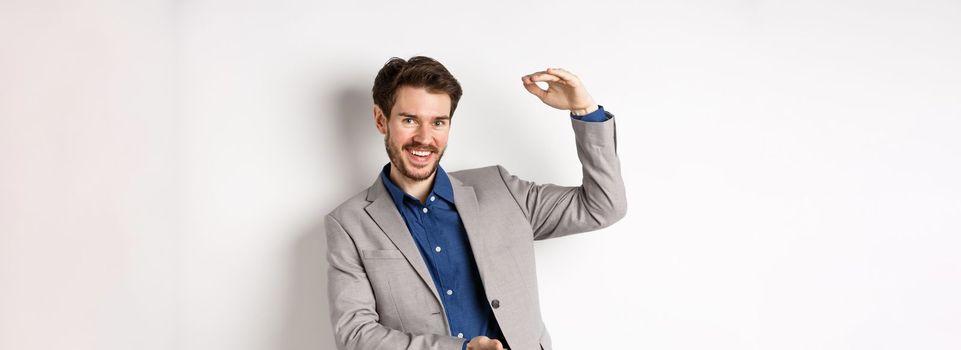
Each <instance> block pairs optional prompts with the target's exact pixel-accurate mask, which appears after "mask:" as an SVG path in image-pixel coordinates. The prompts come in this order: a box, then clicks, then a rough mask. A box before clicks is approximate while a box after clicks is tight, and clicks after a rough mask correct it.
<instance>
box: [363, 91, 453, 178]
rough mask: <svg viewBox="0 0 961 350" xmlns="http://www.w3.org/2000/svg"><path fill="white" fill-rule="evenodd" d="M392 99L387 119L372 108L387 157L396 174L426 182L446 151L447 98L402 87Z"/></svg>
mask: <svg viewBox="0 0 961 350" xmlns="http://www.w3.org/2000/svg"><path fill="white" fill-rule="evenodd" d="M395 97H396V98H395V100H394V106H393V107H392V110H391V111H390V113H391V114H390V118H387V116H385V115H384V114H383V113H381V111H380V108H379V107H377V106H376V105H375V106H374V120H375V122H376V124H377V130H378V131H380V133H381V134H383V135H384V144H385V146H386V148H387V155H388V156H389V157H390V162H391V164H393V167H394V169H396V170H397V171H398V173H400V175H402V176H404V177H406V178H408V179H409V180H413V181H422V180H426V179H429V178H430V177H431V175H433V174H434V172H435V171H436V170H437V164H438V163H440V158H441V157H442V156H443V155H444V150H446V149H447V134H448V132H450V105H451V101H450V96H447V94H446V93H436V94H435V93H430V92H427V89H424V88H415V87H410V86H402V87H400V88H398V89H397V92H396V95H395Z"/></svg>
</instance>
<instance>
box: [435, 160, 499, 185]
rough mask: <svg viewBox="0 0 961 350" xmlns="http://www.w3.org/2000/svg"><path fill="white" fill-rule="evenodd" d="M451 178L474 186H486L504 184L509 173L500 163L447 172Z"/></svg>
mask: <svg viewBox="0 0 961 350" xmlns="http://www.w3.org/2000/svg"><path fill="white" fill-rule="evenodd" d="M447 175H448V176H450V177H451V179H453V180H456V181H459V182H460V183H462V184H464V185H467V186H472V187H477V186H481V187H486V186H491V185H496V184H501V185H503V184H504V176H505V175H507V176H509V174H508V173H507V170H505V169H504V167H502V166H500V165H491V166H486V167H482V168H474V169H465V170H458V171H454V172H450V173H447Z"/></svg>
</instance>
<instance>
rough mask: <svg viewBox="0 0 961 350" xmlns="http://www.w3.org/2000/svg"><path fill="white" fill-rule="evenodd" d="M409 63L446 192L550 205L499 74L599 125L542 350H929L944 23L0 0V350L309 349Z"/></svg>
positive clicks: (567, 146)
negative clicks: (599, 216) (472, 184)
mask: <svg viewBox="0 0 961 350" xmlns="http://www.w3.org/2000/svg"><path fill="white" fill-rule="evenodd" d="M412 55H428V56H432V57H435V58H437V59H439V60H440V61H441V62H443V63H444V64H445V65H446V66H447V67H448V69H450V70H451V71H452V72H453V73H454V75H455V76H456V77H457V78H458V79H459V80H460V82H461V84H462V85H463V87H464V91H465V94H464V97H463V99H462V100H461V103H460V106H459V108H458V110H457V113H456V117H455V118H454V123H453V129H452V131H451V135H450V145H449V149H448V151H447V156H446V157H445V159H444V161H443V163H442V164H443V165H444V167H445V168H446V169H448V170H457V169H463V168H470V167H477V166H485V165H491V164H502V165H504V166H505V167H506V168H507V169H509V170H510V171H512V172H513V173H515V174H518V175H520V176H521V177H523V178H527V179H531V180H535V181H538V182H542V183H546V182H553V183H558V184H577V183H578V181H579V180H580V178H579V177H580V171H579V167H578V163H577V158H576V155H575V152H574V146H573V133H572V131H571V127H570V123H569V121H568V119H567V118H568V117H567V114H566V113H565V112H564V111H557V110H553V109H551V108H549V107H546V106H544V105H542V104H541V103H540V101H538V100H537V99H536V98H534V97H533V96H530V95H529V94H528V93H527V92H526V91H525V90H524V89H523V87H522V86H521V83H520V77H521V76H522V75H524V74H528V73H531V72H534V71H538V70H542V69H544V68H546V67H563V68H566V69H568V70H571V71H572V72H574V73H575V74H578V75H579V76H580V77H581V78H582V79H583V81H584V82H585V83H586V85H587V87H588V88H589V91H590V92H591V93H592V94H593V95H594V97H595V98H596V100H597V101H598V102H599V103H601V104H602V105H604V106H605V107H606V108H607V109H608V110H609V111H610V112H612V113H614V114H615V115H616V116H617V120H618V124H617V125H618V133H619V134H618V135H619V137H618V144H619V147H618V150H619V154H620V156H621V161H622V164H623V168H624V169H623V171H624V176H625V179H626V184H627V188H628V201H629V210H628V216H627V217H626V218H625V219H624V220H622V221H621V222H619V223H617V224H616V225H615V226H613V227H611V228H608V229H605V230H602V231H599V232H594V233H589V234H584V235H580V236H573V237H568V238H562V239H557V240H554V241H545V242H539V243H538V244H537V245H536V249H537V258H538V272H539V281H540V286H541V290H540V293H541V294H540V295H541V300H542V304H543V309H544V317H545V320H546V323H547V325H548V328H549V330H550V331H551V333H552V334H553V338H554V343H555V348H557V349H679V350H680V349H685V350H688V349H689V350H694V349H739V350H741V349H817V350H829V349H865V350H879V349H926V350H930V349H958V348H961V331H959V330H961V298H959V297H958V295H961V254H959V251H961V221H959V219H958V217H959V214H961V184H959V181H958V180H957V179H959V178H961V161H959V160H961V159H959V157H961V139H959V137H958V135H959V133H961V3H959V2H957V1H954V0H950V1H867V0H865V1H751V0H741V1H733V0H731V1H667V0H663V1H646V2H634V3H630V2H623V1H622V2H614V1H606V2H601V1H592V2H591V3H590V4H588V2H587V1H577V2H573V1H532V2H526V3H518V2H506V1H505V2H501V3H498V2H490V1H487V2H474V3H469V4H466V3H462V4H458V3H454V2H448V1H390V2H384V1H381V2H369V3H368V2H353V3H351V4H347V2H344V1H340V2H337V3H336V4H332V3H329V2H325V1H306V0H301V1H173V0H171V1H162V0H153V1H138V2H133V1H121V0H116V1H86V2H68V1H33V0H15V1H11V0H0V349H2V350H21V349H97V350H102V349H117V350H121V349H123V350H126V349H144V350H150V349H190V350H208V349H231V350H237V349H251V350H253V349H258V350H259V349H263V350H267V349H283V350H297V349H331V348H332V347H333V342H332V341H331V330H330V324H329V321H328V320H327V306H326V286H325V278H326V277H325V274H326V272H325V269H326V265H325V264H326V263H325V262H324V252H325V249H326V247H325V243H324V239H323V232H322V230H323V229H322V227H321V223H322V220H323V216H324V215H325V214H326V213H327V212H328V211H330V210H331V209H333V207H335V206H336V205H337V204H339V203H340V202H341V201H342V200H344V199H346V198H347V197H348V196H350V195H351V194H353V193H356V192H358V191H360V190H362V189H363V188H365V187H366V186H368V185H369V184H371V183H372V182H373V181H374V178H375V176H376V174H377V171H379V168H380V166H382V165H383V164H384V163H386V162H387V157H386V155H385V153H384V150H383V143H382V139H381V138H380V136H379V134H377V133H376V131H375V129H374V126H373V122H372V117H371V111H370V110H371V103H372V102H371V97H370V88H371V85H372V82H373V78H374V75H375V74H376V72H377V70H378V69H379V68H380V66H381V65H382V64H383V63H384V62H385V61H386V60H387V59H388V58H390V57H391V56H400V57H404V58H407V57H410V56H412Z"/></svg>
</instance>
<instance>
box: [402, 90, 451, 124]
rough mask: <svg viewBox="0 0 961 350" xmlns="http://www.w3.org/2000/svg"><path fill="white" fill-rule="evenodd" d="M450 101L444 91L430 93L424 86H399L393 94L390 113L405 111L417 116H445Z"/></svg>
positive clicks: (448, 109) (448, 112)
mask: <svg viewBox="0 0 961 350" xmlns="http://www.w3.org/2000/svg"><path fill="white" fill-rule="evenodd" d="M450 103H451V102H450V96H447V94H446V93H443V92H439V93H431V92H428V91H427V89H426V88H420V87H412V86H401V87H400V88H398V89H397V92H396V93H395V94H394V106H393V108H391V115H397V114H399V113H407V114H414V115H417V116H419V117H439V116H447V115H449V114H450Z"/></svg>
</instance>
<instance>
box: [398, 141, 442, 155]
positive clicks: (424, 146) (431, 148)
mask: <svg viewBox="0 0 961 350" xmlns="http://www.w3.org/2000/svg"><path fill="white" fill-rule="evenodd" d="M402 148H403V149H405V150H410V149H412V150H415V151H428V152H434V153H437V151H438V150H437V147H435V146H431V145H428V144H423V143H417V142H411V143H408V144H406V145H404V146H403V147H402Z"/></svg>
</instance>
